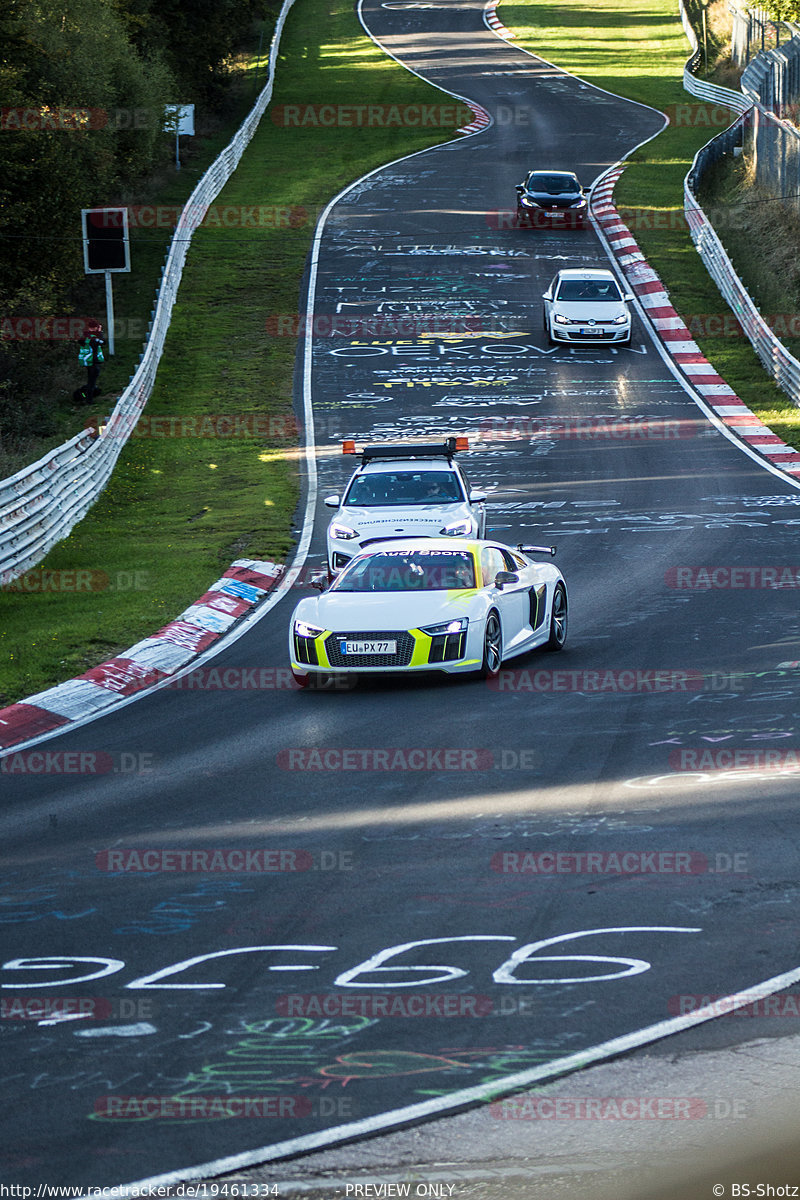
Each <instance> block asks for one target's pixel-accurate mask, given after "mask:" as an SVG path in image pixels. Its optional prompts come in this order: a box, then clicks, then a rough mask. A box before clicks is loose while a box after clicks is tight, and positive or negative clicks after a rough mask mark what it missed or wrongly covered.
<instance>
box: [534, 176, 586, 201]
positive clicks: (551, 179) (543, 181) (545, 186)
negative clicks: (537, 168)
mask: <svg viewBox="0 0 800 1200" xmlns="http://www.w3.org/2000/svg"><path fill="white" fill-rule="evenodd" d="M580 190H581V187H580V184H579V183H578V181H577V179H572V178H570V176H569V175H531V177H530V179H529V180H528V191H529V192H547V193H548V194H549V195H551V196H566V195H567V194H569V195H574V194H575V193H576V192H579V191H580Z"/></svg>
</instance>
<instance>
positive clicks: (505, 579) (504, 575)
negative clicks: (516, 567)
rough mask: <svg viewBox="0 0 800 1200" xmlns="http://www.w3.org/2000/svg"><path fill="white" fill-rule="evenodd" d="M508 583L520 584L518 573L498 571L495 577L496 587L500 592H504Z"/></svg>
mask: <svg viewBox="0 0 800 1200" xmlns="http://www.w3.org/2000/svg"><path fill="white" fill-rule="evenodd" d="M507 583H519V575H517V573H516V571H498V572H497V574H496V575H495V577H494V586H495V587H496V588H497V590H498V592H502V590H503V586H504V585H505V584H507Z"/></svg>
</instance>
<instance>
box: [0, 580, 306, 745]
mask: <svg viewBox="0 0 800 1200" xmlns="http://www.w3.org/2000/svg"><path fill="white" fill-rule="evenodd" d="M285 570H286V568H285V567H283V566H281V565H279V564H277V563H271V562H259V561H257V560H254V559H247V558H241V559H237V560H236V562H234V563H231V565H230V567H228V569H227V571H226V572H225V574H224V575H223V576H222V578H221V579H218V580H217V582H216V583H214V584H212V586H211V587H210V588H209V590H208V591H207V592H205V593H204V594H203V595H202V596H201V597H200V599H199V600H197V601H196V602H195V603H194V604H192V605H190V606H189V608H187V609H186V610H185V612H182V613H181V615H180V616H179V617H177V618H176V619H175V620H174V621H170V622H169V624H168V625H165V626H164V627H163V629H159V630H158V631H157V632H156V633H154V634H152V635H151V636H150V637H146V638H144V640H143V641H141V642H137V643H136V645H135V646H131V648H130V649H129V650H126V651H124V653H122V654H119V655H117V656H116V658H110V659H109V660H108V661H107V662H104V663H100V665H99V666H96V667H92V668H91V670H89V671H85V672H84V673H83V675H78V676H77V678H75V679H69V680H67V682H66V683H60V684H59V685H58V686H57V687H52V688H48V689H47V691H45V692H39V693H37V694H36V695H35V696H29V697H28V698H27V699H26V700H22V701H20V702H19V703H17V704H11V705H9V707H8V708H3V709H0V751H2V750H7V749H9V748H10V747H12V746H17V745H19V744H20V743H21V742H27V741H29V740H30V739H31V738H35V737H39V736H41V735H42V734H45V733H50V732H52V731H53V730H55V729H62V728H64V727H65V726H67V725H70V724H73V723H74V722H76V721H82V720H85V719H86V718H87V717H91V716H95V715H98V714H100V713H105V712H107V711H108V710H109V709H110V708H112V707H113V706H114V705H115V704H118V703H120V702H121V701H122V700H124V699H127V698H128V697H130V696H132V695H134V694H135V693H136V692H141V691H143V690H145V689H146V688H149V687H152V686H153V685H154V684H157V683H161V682H162V680H165V679H169V678H170V676H172V675H175V674H176V673H177V672H179V671H181V670H183V668H184V667H186V666H187V665H188V664H189V663H190V662H191V661H192V660H193V659H195V658H197V657H198V656H199V655H201V654H203V653H204V652H205V651H206V650H207V649H208V648H209V646H211V645H213V643H214V642H216V641H217V639H218V638H220V637H222V635H223V634H226V633H228V632H229V631H230V629H231V628H232V627H233V626H234V625H235V624H236V623H237V621H239V620H240V619H241V618H242V617H244V616H245V615H246V614H249V613H251V612H252V611H253V609H254V608H255V607H256V606H257V605H258V604H259V603H260V602H261V601H262V600H263V599H264V598H265V597H266V596H267V594H268V593H269V592H270V591H272V589H273V588H274V587H275V585H276V583H277V582H278V581H279V580H280V578H281V576H282V575H283V573H284V571H285Z"/></svg>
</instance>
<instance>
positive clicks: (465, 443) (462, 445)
mask: <svg viewBox="0 0 800 1200" xmlns="http://www.w3.org/2000/svg"><path fill="white" fill-rule="evenodd" d="M456 450H469V438H465V437H457V438H456Z"/></svg>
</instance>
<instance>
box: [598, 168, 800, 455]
mask: <svg viewBox="0 0 800 1200" xmlns="http://www.w3.org/2000/svg"><path fill="white" fill-rule="evenodd" d="M624 169H625V168H624V166H619V167H615V168H614V169H613V170H612V171H610V172H609V173H608V174H607V175H606V176H604V178H603V179H602V180H601V181H600V183H599V184H597V185H596V187H595V188H594V190H593V192H592V198H591V211H592V216H593V217H594V219H595V220H596V222H597V224H598V225H599V227H600V229H601V231H602V233H603V234H604V236H605V239H606V241H607V242H608V245H609V246H610V248H611V251H612V252H613V254H614V257H615V259H616V261H617V264H618V266H619V267H620V269H621V271H622V273H623V275H624V276H625V279H626V280H627V282H628V284H629V286H630V289H631V291H632V292H633V293H634V294H635V296H636V298H637V299H638V301H639V303H640V304H641V305H642V308H643V309H644V310H645V312H646V314H647V317H648V319H649V321H650V322H651V324H652V325H653V328H654V329H655V331H656V333H657V335H658V337H659V339H660V341H661V344H662V345H663V347H664V349H665V350H666V351H667V353H668V355H669V356H670V358H671V359H672V361H673V362H674V363H675V365H676V366H677V367H678V368H679V369H680V371H681V372H682V374H683V375H685V377H686V378H687V380H688V381H689V383H691V385H692V387H693V388H694V390H695V391H696V392H698V393H699V395H700V396H702V397H703V399H704V400H705V402H706V404H707V405H708V407H709V408H710V409H711V411H712V412H714V413H715V414H716V416H717V417H719V419H720V420H721V421H722V422H723V423H724V424H725V425H726V426H727V427H728V429H729V430H730V432H731V433H733V434H735V435H736V437H737V438H739V440H740V441H742V442H744V443H745V445H747V446H748V447H749V448H750V449H751V450H755V451H756V452H757V453H758V454H760V455H761V456H762V457H763V458H765V459H766V460H767V461H768V462H770V463H771V464H772V465H773V466H774V467H778V468H779V469H780V470H782V471H786V472H787V473H788V474H790V475H791V476H793V477H798V476H800V450H797V449H796V448H795V447H794V446H789V445H787V444H786V442H784V441H782V440H781V438H779V437H778V435H777V434H776V433H773V432H772V430H771V429H770V428H769V427H768V426H767V425H765V424H764V422H763V421H762V420H761V419H760V418H759V417H757V416H756V414H755V413H754V412H752V411H751V410H750V409H749V408H748V407H747V405H746V404H745V402H744V401H743V400H740V399H739V397H738V396H737V395H736V393H735V392H734V390H733V388H732V387H730V386H729V384H727V383H726V382H725V380H724V379H723V378H722V376H721V375H718V374H717V372H716V370H715V368H714V367H713V365H712V364H711V363H710V362H709V361H708V359H707V358H706V357H705V356H704V355H703V352H702V351H701V349H700V347H699V346H698V345H697V342H695V341H694V340H693V338H692V335H691V334H690V333H689V330H688V329H687V328H686V325H685V324H684V322H683V320H682V318H681V317H680V316H679V315H678V314H677V312H676V311H675V309H674V308H673V307H672V304H671V303H670V298H669V293H668V292H667V290H666V288H665V287H664V284H663V283H662V282H661V280H660V279H659V277H658V275H657V274H656V273H655V271H654V270H653V268H652V267H651V266H650V264H649V263H648V262H647V260H646V258H645V256H644V254H643V253H642V251H641V250H640V249H639V246H638V245H637V242H636V239H635V238H634V237H633V235H632V234H631V231H630V230H629V229H628V227H627V225H625V223H624V222H623V221H622V220H621V219H620V216H619V213H618V212H617V210H616V208H615V207H614V203H613V200H612V193H613V191H614V187H615V186H616V183H617V180H618V179H619V177H620V175H621V174H622V172H623V170H624Z"/></svg>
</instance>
